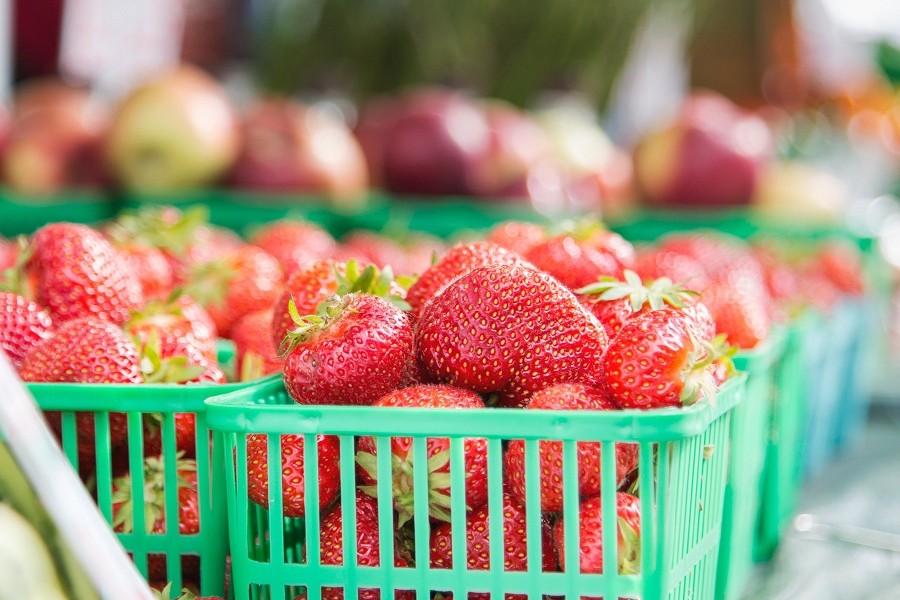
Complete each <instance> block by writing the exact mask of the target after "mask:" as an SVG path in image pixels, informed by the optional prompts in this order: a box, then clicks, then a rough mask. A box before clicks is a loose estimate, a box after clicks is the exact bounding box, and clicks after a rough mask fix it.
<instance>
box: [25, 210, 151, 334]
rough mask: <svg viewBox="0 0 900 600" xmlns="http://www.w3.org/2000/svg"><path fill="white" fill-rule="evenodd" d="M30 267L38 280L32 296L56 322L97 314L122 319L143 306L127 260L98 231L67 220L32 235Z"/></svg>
mask: <svg viewBox="0 0 900 600" xmlns="http://www.w3.org/2000/svg"><path fill="white" fill-rule="evenodd" d="M32 247H33V249H34V254H33V255H32V257H31V259H30V261H29V269H30V270H31V272H32V273H33V274H34V276H35V277H36V279H37V286H36V292H37V294H36V296H37V297H36V299H37V302H38V303H39V304H41V305H42V306H44V307H45V308H46V309H47V311H48V312H49V313H50V316H51V317H53V320H54V322H56V323H61V322H63V321H69V320H71V319H77V318H79V317H87V316H96V317H98V318H100V319H102V320H105V321H111V322H113V323H119V324H121V323H124V322H125V320H126V319H128V315H129V312H130V311H131V310H133V309H135V308H138V307H139V306H140V305H141V304H142V301H143V300H142V297H141V286H140V282H139V281H138V279H137V277H136V276H135V274H134V273H133V272H132V269H131V268H130V264H129V262H128V260H127V259H126V258H125V257H124V256H122V255H121V254H120V253H119V252H118V251H117V250H116V249H115V248H113V246H112V245H111V244H110V243H109V242H108V241H107V240H106V239H105V238H104V237H103V236H102V235H101V234H100V233H99V232H97V231H94V230H93V229H91V228H89V227H87V226H85V225H75V224H72V223H51V224H50V225H45V226H44V227H42V228H40V229H39V230H38V231H37V232H36V233H35V234H34V236H33V238H32Z"/></svg>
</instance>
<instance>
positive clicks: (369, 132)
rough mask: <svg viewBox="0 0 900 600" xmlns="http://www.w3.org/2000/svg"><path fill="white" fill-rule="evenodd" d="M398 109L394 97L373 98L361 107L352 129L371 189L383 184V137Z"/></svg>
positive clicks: (398, 104)
mask: <svg viewBox="0 0 900 600" xmlns="http://www.w3.org/2000/svg"><path fill="white" fill-rule="evenodd" d="M399 107H400V103H399V101H398V100H397V99H396V98H394V97H389V96H381V97H378V98H373V99H371V100H369V101H368V102H366V104H365V106H363V107H362V110H361V111H360V113H359V118H358V119H357V121H356V126H355V127H354V128H353V134H354V135H355V136H356V139H357V141H359V145H360V147H361V148H362V151H363V154H365V156H366V164H367V165H368V167H369V181H370V183H371V184H372V186H373V187H380V186H381V185H382V184H383V180H384V175H383V173H384V137H385V135H386V133H387V130H388V129H389V128H390V127H391V125H392V124H393V123H394V121H395V120H396V118H397V116H398V115H399V112H400V108H399Z"/></svg>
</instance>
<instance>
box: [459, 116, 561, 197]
mask: <svg viewBox="0 0 900 600" xmlns="http://www.w3.org/2000/svg"><path fill="white" fill-rule="evenodd" d="M483 109H484V114H485V118H486V119H487V123H488V127H489V128H490V137H489V146H488V150H487V152H486V153H485V154H484V155H483V156H479V157H478V160H477V162H476V163H475V164H474V165H471V167H470V175H469V186H470V189H471V191H472V193H473V194H474V195H476V196H482V197H498V196H502V195H503V193H504V191H506V192H508V191H509V190H510V188H511V186H515V185H516V184H520V183H521V182H523V181H526V180H527V178H528V174H529V172H530V171H531V170H532V169H533V168H534V167H536V166H537V165H538V164H540V163H542V162H544V161H545V160H546V159H547V158H548V156H549V155H550V140H549V139H548V137H547V134H546V133H545V132H544V130H543V129H541V127H540V126H539V125H538V124H537V123H536V122H535V121H534V120H533V119H532V118H531V117H530V116H529V115H528V114H526V113H524V112H522V111H520V110H518V109H517V108H515V107H514V106H512V105H510V104H506V103H504V102H500V101H488V102H485V103H484V106H483Z"/></svg>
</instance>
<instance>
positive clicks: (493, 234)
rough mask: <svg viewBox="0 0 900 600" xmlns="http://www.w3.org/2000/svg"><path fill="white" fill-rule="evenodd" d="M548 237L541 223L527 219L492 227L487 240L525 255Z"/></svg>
mask: <svg viewBox="0 0 900 600" xmlns="http://www.w3.org/2000/svg"><path fill="white" fill-rule="evenodd" d="M546 239H547V233H546V232H545V231H544V228H543V227H541V226H540V225H536V224H534V223H527V222H525V221H506V222H504V223H500V224H499V225H496V226H495V227H494V228H493V229H491V231H490V232H489V233H488V235H487V237H486V238H485V241H487V242H491V243H492V244H497V245H498V246H500V247H501V248H506V249H507V250H509V251H511V252H515V253H516V254H518V255H520V256H524V255H525V253H526V252H528V251H529V250H531V248H533V247H534V246H537V245H538V244H540V243H541V242H543V241H545V240H546Z"/></svg>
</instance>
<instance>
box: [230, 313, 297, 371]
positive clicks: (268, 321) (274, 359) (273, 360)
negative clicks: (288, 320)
mask: <svg viewBox="0 0 900 600" xmlns="http://www.w3.org/2000/svg"><path fill="white" fill-rule="evenodd" d="M273 312H274V311H273V310H272V309H271V308H267V309H263V310H257V311H255V312H252V313H249V314H246V315H244V316H243V317H241V318H240V319H239V320H238V321H237V322H236V323H235V324H234V326H233V327H232V328H231V341H233V342H234V347H235V365H236V369H237V373H238V379H239V380H240V381H252V380H254V379H259V378H260V377H263V376H264V375H269V374H271V373H278V372H279V371H281V369H282V368H283V367H284V359H283V358H281V357H280V356H278V347H277V346H275V345H274V344H273V343H272V315H273Z"/></svg>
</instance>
